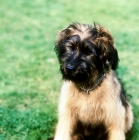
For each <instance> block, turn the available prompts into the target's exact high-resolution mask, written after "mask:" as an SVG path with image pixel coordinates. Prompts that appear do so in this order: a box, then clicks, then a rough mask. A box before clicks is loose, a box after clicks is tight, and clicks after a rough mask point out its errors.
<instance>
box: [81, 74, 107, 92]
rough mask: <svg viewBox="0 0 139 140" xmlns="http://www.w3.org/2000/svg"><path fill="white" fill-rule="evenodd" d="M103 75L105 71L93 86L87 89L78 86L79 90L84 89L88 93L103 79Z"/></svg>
mask: <svg viewBox="0 0 139 140" xmlns="http://www.w3.org/2000/svg"><path fill="white" fill-rule="evenodd" d="M104 77H105V73H104V74H103V75H102V76H101V77H100V78H99V79H98V81H97V83H96V84H95V85H94V87H92V88H89V89H85V88H84V87H80V89H81V90H83V91H86V92H87V93H88V94H89V92H90V91H91V90H93V89H95V88H96V87H97V86H98V85H99V84H100V83H101V82H102V80H103V79H104Z"/></svg>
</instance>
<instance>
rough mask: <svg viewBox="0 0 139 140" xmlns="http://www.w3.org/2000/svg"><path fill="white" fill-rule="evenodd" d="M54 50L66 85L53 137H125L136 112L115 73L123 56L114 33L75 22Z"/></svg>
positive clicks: (113, 139) (116, 139)
mask: <svg viewBox="0 0 139 140" xmlns="http://www.w3.org/2000/svg"><path fill="white" fill-rule="evenodd" d="M55 50H56V53H57V56H58V60H59V63H60V71H61V73H62V77H63V80H64V83H63V86H62V88H61V97H60V102H59V118H58V124H57V128H56V134H55V137H54V140H125V134H126V133H127V132H128V130H130V129H131V127H132V123H133V114H132V110H131V106H130V103H129V101H128V99H127V97H126V94H125V90H124V88H123V86H122V84H121V82H120V81H119V79H118V77H117V75H116V73H115V70H116V68H117V65H118V61H119V58H118V52H117V50H116V47H115V45H114V40H113V37H112V35H111V34H110V32H109V31H107V30H106V29H105V28H104V27H102V26H101V25H98V24H97V25H96V24H94V26H91V25H86V24H79V23H72V24H71V25H69V26H68V27H67V28H66V29H64V30H62V31H61V32H60V33H59V35H58V39H57V41H56V46H55Z"/></svg>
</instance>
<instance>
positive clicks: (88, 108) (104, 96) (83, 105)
mask: <svg viewBox="0 0 139 140" xmlns="http://www.w3.org/2000/svg"><path fill="white" fill-rule="evenodd" d="M113 75H114V74H113V73H112V72H111V73H109V74H108V75H107V76H106V79H104V81H103V82H102V83H101V85H99V87H97V88H96V89H94V90H93V91H90V93H89V94H88V93H86V92H84V91H79V90H78V89H77V88H76V86H75V85H74V83H72V82H65V83H64V85H63V92H62V95H61V98H62V99H61V102H62V104H61V105H60V108H59V109H60V110H61V111H64V110H65V109H66V110H67V112H69V113H72V112H74V114H72V115H76V116H77V117H76V118H77V120H76V121H78V120H79V121H81V122H82V123H87V124H90V123H91V124H92V123H93V124H94V125H97V124H99V123H101V122H104V120H105V122H107V120H108V122H107V123H110V122H111V121H113V120H111V119H110V118H112V119H114V118H116V116H114V115H115V114H113V110H115V112H116V111H118V108H119V107H121V106H120V105H122V103H120V104H119V105H117V103H119V102H120V99H119V94H120V93H119V91H120V90H119V89H120V84H119V82H118V80H117V79H116V77H114V76H113ZM111 78H114V79H111ZM112 81H114V82H112ZM64 88H66V90H65V89H64ZM104 89H105V90H104ZM65 91H67V92H65ZM63 98H64V102H63ZM117 101H118V102H117ZM114 102H115V103H114ZM63 106H64V107H63ZM106 111H107V112H106ZM72 115H71V116H72Z"/></svg>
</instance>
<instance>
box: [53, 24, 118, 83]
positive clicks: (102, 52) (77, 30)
mask: <svg viewBox="0 0 139 140" xmlns="http://www.w3.org/2000/svg"><path fill="white" fill-rule="evenodd" d="M55 50H56V53H57V56H58V60H59V62H60V70H61V72H62V75H63V79H65V80H72V81H73V82H84V81H86V80H87V79H88V78H89V77H90V76H92V75H93V74H94V75H97V74H99V73H100V72H102V71H104V70H105V71H109V70H110V69H112V70H115V69H116V68H117V65H118V60H119V58H118V53H117V50H116V48H115V46H114V40H113V37H112V36H111V34H110V33H109V32H108V31H107V30H106V29H105V28H104V27H102V26H100V25H94V26H90V25H86V24H79V23H73V24H71V25H69V26H68V27H67V28H66V29H64V30H62V31H61V32H60V33H59V36H58V39H57V41H56V45H55Z"/></svg>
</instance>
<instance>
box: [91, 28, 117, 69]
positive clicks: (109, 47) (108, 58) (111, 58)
mask: <svg viewBox="0 0 139 140" xmlns="http://www.w3.org/2000/svg"><path fill="white" fill-rule="evenodd" d="M93 34H94V37H95V38H94V44H95V46H96V47H97V50H98V55H99V58H100V60H101V61H102V63H103V64H104V66H105V67H108V66H109V67H111V69H113V70H115V69H116V68H117V65H118V61H119V58H118V52H117V50H116V48H115V46H114V40H113V37H112V35H111V34H110V33H109V32H108V31H107V30H106V29H105V28H103V27H102V26H98V27H95V29H94V33H93Z"/></svg>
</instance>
